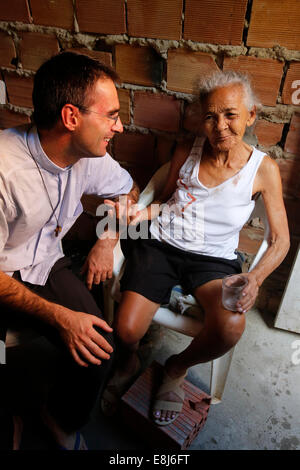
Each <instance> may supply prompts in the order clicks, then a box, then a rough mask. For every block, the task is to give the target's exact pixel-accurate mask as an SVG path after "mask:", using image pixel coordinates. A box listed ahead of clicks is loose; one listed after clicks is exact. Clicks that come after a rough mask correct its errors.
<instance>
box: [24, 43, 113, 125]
mask: <svg viewBox="0 0 300 470" xmlns="http://www.w3.org/2000/svg"><path fill="white" fill-rule="evenodd" d="M99 78H103V79H107V78H109V79H111V80H112V81H113V82H116V81H118V79H119V77H118V75H117V73H116V72H115V71H114V70H113V69H111V68H110V67H108V66H106V65H105V64H103V63H102V62H100V61H98V60H95V59H92V58H91V57H88V56H87V55H84V54H78V53H75V52H61V53H59V54H57V55H55V56H53V57H52V58H51V59H49V60H47V61H46V62H45V63H44V64H43V65H41V67H40V68H39V69H38V71H37V72H36V74H35V77H34V86H33V92H32V101H33V106H34V112H33V120H34V122H35V124H36V126H37V127H38V128H41V129H51V128H52V127H53V126H54V125H55V124H56V123H57V122H58V120H59V119H60V115H61V114H60V113H61V110H62V108H63V107H64V105H65V104H67V103H70V104H74V105H77V106H84V105H85V100H86V96H87V93H88V92H89V90H90V89H91V88H92V87H93V85H94V84H95V82H96V81H97V80H98V79H99Z"/></svg>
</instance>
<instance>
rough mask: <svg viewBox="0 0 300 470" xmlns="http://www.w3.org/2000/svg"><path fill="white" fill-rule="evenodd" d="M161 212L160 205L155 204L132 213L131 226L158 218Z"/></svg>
mask: <svg viewBox="0 0 300 470" xmlns="http://www.w3.org/2000/svg"><path fill="white" fill-rule="evenodd" d="M159 212H160V204H159V203H153V204H150V205H149V206H147V207H145V209H142V210H140V211H139V210H137V211H132V213H131V217H130V224H129V225H137V224H139V223H140V222H143V221H144V220H152V219H155V218H156V217H158V215H159Z"/></svg>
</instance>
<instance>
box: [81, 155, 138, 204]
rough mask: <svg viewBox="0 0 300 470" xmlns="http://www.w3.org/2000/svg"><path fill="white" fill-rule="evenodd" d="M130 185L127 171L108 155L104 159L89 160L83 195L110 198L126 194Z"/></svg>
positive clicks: (131, 182)
mask: <svg viewBox="0 0 300 470" xmlns="http://www.w3.org/2000/svg"><path fill="white" fill-rule="evenodd" d="M132 185H133V180H132V178H131V176H130V174H129V173H128V171H127V170H125V169H124V168H122V167H121V165H120V164H119V163H118V162H117V161H116V160H114V159H113V158H112V157H111V156H110V155H109V154H108V153H107V154H106V155H105V156H104V157H99V158H94V159H90V161H89V170H88V178H87V182H86V186H85V190H84V193H85V194H95V195H97V196H101V197H103V198H111V197H115V196H119V195H121V194H128V193H129V191H130V190H131V188H132Z"/></svg>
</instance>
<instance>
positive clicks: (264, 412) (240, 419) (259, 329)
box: [84, 309, 300, 450]
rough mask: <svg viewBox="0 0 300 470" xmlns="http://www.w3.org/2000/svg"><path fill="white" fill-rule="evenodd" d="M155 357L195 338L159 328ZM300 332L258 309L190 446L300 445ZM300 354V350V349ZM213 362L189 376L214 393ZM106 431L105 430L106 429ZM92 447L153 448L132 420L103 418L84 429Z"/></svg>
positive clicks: (252, 447) (295, 447) (250, 447)
mask: <svg viewBox="0 0 300 470" xmlns="http://www.w3.org/2000/svg"><path fill="white" fill-rule="evenodd" d="M153 339H154V344H153V350H152V357H153V358H154V359H156V360H157V361H158V362H160V363H162V364H163V363H164V361H165V359H166V358H167V357H168V356H169V355H170V354H172V353H174V352H176V351H180V350H182V349H183V348H184V347H185V346H186V345H187V344H188V342H189V339H188V338H187V337H185V336H183V335H181V334H178V333H174V332H172V331H170V330H166V329H165V328H163V327H156V328H154V334H153ZM295 340H300V336H299V334H296V333H291V332H287V331H283V330H279V329H276V328H274V327H273V318H270V317H267V316H266V317H265V318H262V315H261V313H260V312H259V311H258V310H255V309H253V310H251V311H250V312H249V313H248V314H247V327H246V330H245V332H244V335H243V337H242V338H241V340H240V342H239V343H238V345H237V346H236V348H235V352H234V356H233V360H232V364H231V368H230V372H229V376H228V381H227V384H226V388H225V391H224V395H223V400H222V402H221V403H219V404H217V405H212V406H211V407H210V411H209V414H208V419H207V422H206V424H205V426H204V428H203V429H202V430H201V431H200V433H199V434H198V436H197V437H196V439H195V440H194V441H193V443H192V444H191V446H190V448H189V449H190V450H204V449H205V450H300V398H299V397H300V364H298V365H294V364H293V363H292V354H293V353H294V352H295V349H292V343H293V341H295ZM298 357H299V354H298ZM209 378H210V365H209V364H201V365H198V366H195V367H193V368H191V369H190V371H189V374H188V380H190V381H191V382H192V383H194V384H195V385H197V386H198V387H200V388H201V389H202V390H204V391H205V392H209ZM102 430H103V431H102ZM84 435H85V436H86V439H87V442H88V443H89V446H90V448H91V449H116V448H117V449H131V450H132V449H143V448H144V449H149V448H150V449H151V447H149V446H147V443H145V442H143V441H140V440H138V437H137V436H135V435H134V434H132V433H131V431H130V429H128V426H127V424H126V423H123V424H122V425H121V426H120V423H119V422H118V421H114V422H112V421H111V420H108V419H107V418H105V420H104V421H103V422H102V425H99V417H96V416H95V418H94V420H93V422H92V423H90V425H89V426H87V427H86V429H85V430H84Z"/></svg>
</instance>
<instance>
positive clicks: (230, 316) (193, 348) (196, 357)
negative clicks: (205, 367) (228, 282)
mask: <svg viewBox="0 0 300 470" xmlns="http://www.w3.org/2000/svg"><path fill="white" fill-rule="evenodd" d="M221 292H222V281H221V280H219V279H217V280H214V281H210V282H208V283H206V284H204V285H203V286H201V287H198V288H197V289H196V290H195V292H194V295H195V297H196V299H197V300H198V302H199V303H200V304H201V305H202V307H203V308H204V311H205V320H204V324H203V329H202V330H201V331H200V333H198V334H197V336H195V337H194V339H193V340H192V342H191V343H190V345H189V346H188V347H187V348H186V349H185V350H184V351H182V352H181V353H179V354H176V355H173V356H171V357H170V358H169V359H168V360H167V361H166V364H165V371H166V372H167V374H168V375H169V376H170V377H171V378H174V379H175V378H179V377H183V376H184V374H185V373H186V372H187V369H188V368H189V367H192V366H194V365H196V364H199V363H203V362H208V361H211V360H213V359H216V358H218V357H220V356H222V355H223V354H225V353H226V352H227V351H229V350H230V349H231V348H232V347H233V346H235V344H236V343H237V342H238V340H239V339H240V337H241V336H242V334H243V331H244V328H245V316H244V314H240V313H236V312H231V311H229V310H225V309H224V308H223V306H222V302H221ZM182 381H183V379H182ZM160 399H163V400H166V401H180V400H179V398H178V396H176V394H174V393H172V392H170V393H166V394H165V395H164V396H162V397H161V396H160ZM154 416H155V418H156V419H160V420H161V421H168V420H169V419H171V418H172V417H173V416H174V412H172V411H163V410H154Z"/></svg>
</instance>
